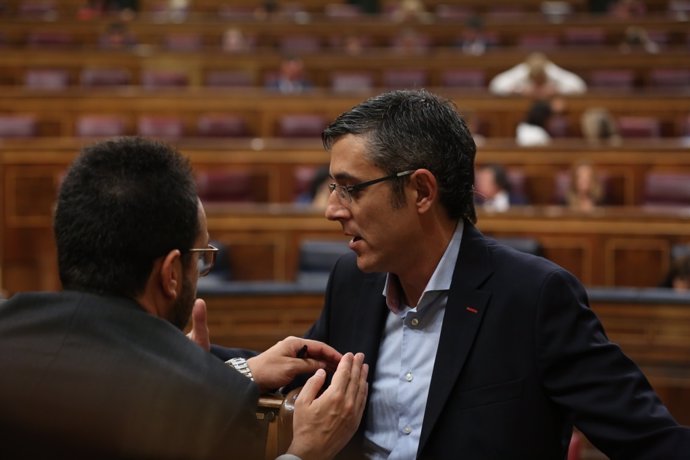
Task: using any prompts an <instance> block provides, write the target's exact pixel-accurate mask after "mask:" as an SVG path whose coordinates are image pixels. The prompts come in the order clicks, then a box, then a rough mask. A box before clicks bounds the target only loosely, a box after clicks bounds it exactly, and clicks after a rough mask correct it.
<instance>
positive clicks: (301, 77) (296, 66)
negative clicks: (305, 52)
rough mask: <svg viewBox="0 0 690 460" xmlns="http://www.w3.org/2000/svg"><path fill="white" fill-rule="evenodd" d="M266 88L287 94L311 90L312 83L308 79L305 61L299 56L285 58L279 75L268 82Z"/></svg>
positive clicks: (281, 63)
mask: <svg viewBox="0 0 690 460" xmlns="http://www.w3.org/2000/svg"><path fill="white" fill-rule="evenodd" d="M266 88H267V89H270V90H275V91H279V92H281V93H285V94H292V93H301V92H303V91H306V90H308V89H311V88H312V83H311V81H310V80H309V79H308V78H307V77H306V72H305V69H304V61H303V60H302V59H301V58H299V57H297V56H285V57H283V58H282V60H281V62H280V69H279V70H278V75H277V76H276V78H274V79H270V80H269V81H268V82H267V84H266Z"/></svg>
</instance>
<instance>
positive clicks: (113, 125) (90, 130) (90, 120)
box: [75, 115, 125, 137]
mask: <svg viewBox="0 0 690 460" xmlns="http://www.w3.org/2000/svg"><path fill="white" fill-rule="evenodd" d="M76 123H77V125H76V126H75V134H76V135H77V136H81V137H101V136H105V137H110V136H122V135H124V134H125V120H124V119H123V118H122V117H121V116H119V115H82V116H81V117H79V118H78V119H77V122H76Z"/></svg>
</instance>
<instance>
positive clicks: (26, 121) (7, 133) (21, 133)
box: [0, 114, 37, 139]
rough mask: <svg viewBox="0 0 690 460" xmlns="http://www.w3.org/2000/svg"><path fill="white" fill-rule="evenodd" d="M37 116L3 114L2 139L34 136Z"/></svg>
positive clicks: (1, 117) (0, 123) (0, 132)
mask: <svg viewBox="0 0 690 460" xmlns="http://www.w3.org/2000/svg"><path fill="white" fill-rule="evenodd" d="M36 131H37V127H36V118H35V117H34V116H32V115H20V114H12V115H1V114H0V139H1V138H7V137H33V136H35V135H36Z"/></svg>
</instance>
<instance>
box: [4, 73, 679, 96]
mask: <svg viewBox="0 0 690 460" xmlns="http://www.w3.org/2000/svg"><path fill="white" fill-rule="evenodd" d="M377 74H379V72H373V71H356V70H353V71H332V72H331V73H330V77H329V80H330V88H331V89H332V90H333V91H335V92H357V91H370V90H372V89H373V88H375V87H381V88H404V87H425V86H429V83H430V82H431V79H430V72H429V71H428V70H426V69H422V68H408V69H386V70H382V71H381V72H380V80H379V79H378V78H377V77H378V75H377ZM645 74H646V81H644V80H643V79H642V77H641V76H640V75H638V72H636V71H635V70H633V69H596V70H591V71H590V72H589V74H588V75H583V77H584V78H585V80H586V81H587V83H588V85H589V87H590V88H591V89H607V90H620V91H629V90H632V89H634V88H636V87H640V86H644V87H646V88H648V89H683V88H690V69H683V68H653V69H650V70H649V71H647V72H645ZM276 75H277V73H276V72H275V71H271V72H266V73H265V74H264V75H263V78H262V80H261V81H257V78H256V77H255V76H254V75H253V74H252V73H250V72H247V71H243V70H214V71H209V72H207V73H206V75H205V76H204V81H203V82H202V84H203V85H204V86H206V87H246V86H257V85H260V86H261V85H263V86H270V85H271V83H272V82H273V81H274V80H275V79H276ZM440 79H441V81H440V85H439V86H441V87H446V88H486V86H487V84H488V78H487V72H486V71H485V70H484V69H481V68H469V69H468V68H464V69H457V68H449V69H447V70H444V71H442V72H441V73H440ZM17 83H18V84H19V83H20V82H17ZM132 84H138V85H140V86H142V87H144V88H147V89H155V88H170V87H188V86H192V83H191V78H190V75H189V74H188V73H187V72H186V71H184V70H175V69H144V70H142V71H141V74H140V75H139V76H138V80H135V76H134V75H132V72H131V71H129V70H128V69H124V68H117V67H114V68H100V67H86V68H84V69H83V70H82V71H81V72H80V74H79V81H78V82H75V81H71V74H70V72H69V70H67V69H57V68H35V69H27V70H26V71H25V73H24V81H23V86H25V87H28V88H37V89H52V90H57V89H64V88H67V87H69V86H72V85H80V86H83V87H117V86H128V85H132Z"/></svg>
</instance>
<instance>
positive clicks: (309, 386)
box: [295, 369, 326, 405]
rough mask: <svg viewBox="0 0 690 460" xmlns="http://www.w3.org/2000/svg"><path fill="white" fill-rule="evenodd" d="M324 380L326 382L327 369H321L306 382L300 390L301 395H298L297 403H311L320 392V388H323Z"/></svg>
mask: <svg viewBox="0 0 690 460" xmlns="http://www.w3.org/2000/svg"><path fill="white" fill-rule="evenodd" d="M324 382H326V371H324V370H323V369H319V370H317V371H316V372H315V373H314V375H312V376H311V377H309V379H308V380H307V381H306V382H305V383H304V386H303V387H302V389H301V390H300V392H299V396H297V401H295V404H298V403H299V404H302V405H309V404H311V403H312V401H314V399H316V396H317V395H318V394H319V390H321V387H322V386H323V384H324Z"/></svg>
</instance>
